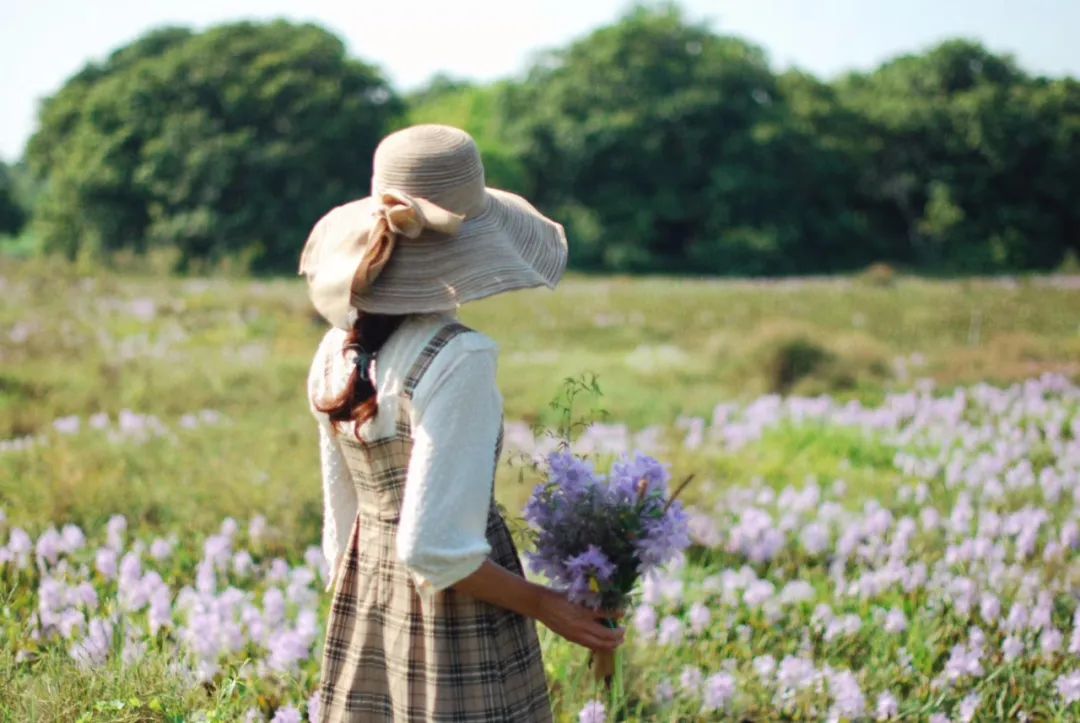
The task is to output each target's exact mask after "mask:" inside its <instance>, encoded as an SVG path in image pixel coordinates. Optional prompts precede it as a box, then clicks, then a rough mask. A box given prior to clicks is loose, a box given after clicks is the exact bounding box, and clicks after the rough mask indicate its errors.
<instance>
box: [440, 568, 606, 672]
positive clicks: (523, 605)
mask: <svg viewBox="0 0 1080 723" xmlns="http://www.w3.org/2000/svg"><path fill="white" fill-rule="evenodd" d="M453 588H454V589H455V590H459V591H461V592H463V593H465V594H466V595H471V596H472V597H475V598H477V599H478V600H483V601H484V602H489V603H491V604H493V605H498V606H500V607H504V608H507V609H508V610H513V611H514V612H516V613H519V614H521V615H524V616H526V617H530V618H534V619H536V620H539V621H540V622H542V623H543V624H544V625H546V626H547V627H548V628H550V629H551V630H552V632H554V633H556V634H557V635H561V636H562V637H564V638H566V639H567V640H569V641H570V642H571V643H577V644H578V645H583V646H585V647H586V648H589V649H590V650H596V651H611V650H614V649H615V648H617V647H618V646H619V645H621V644H622V641H623V637H624V636H625V633H626V631H625V630H623V629H622V628H614V629H612V628H609V627H607V626H606V625H605V624H604V623H603V620H604V619H605V618H609V619H612V620H618V619H619V618H621V617H622V616H623V614H622V612H611V611H607V610H593V609H592V608H588V607H585V606H584V605H578V604H577V603H572V602H570V601H569V600H567V599H566V595H564V594H563V593H561V592H559V591H558V590H553V589H551V588H549V587H544V586H543V585H538V584H537V583H535V582H531V581H529V580H526V579H525V578H523V577H521V576H520V575H517V574H515V573H513V572H510V571H509V570H507V569H506V568H505V567H503V566H502V565H499V564H498V563H496V562H494V561H492V560H491V559H490V558H488V559H486V560H484V562H483V563H481V565H480V567H478V568H477V569H476V570H475V571H473V572H472V573H470V574H469V575H467V576H465V577H464V578H462V579H461V580H458V581H457V582H456V583H454V585H453Z"/></svg>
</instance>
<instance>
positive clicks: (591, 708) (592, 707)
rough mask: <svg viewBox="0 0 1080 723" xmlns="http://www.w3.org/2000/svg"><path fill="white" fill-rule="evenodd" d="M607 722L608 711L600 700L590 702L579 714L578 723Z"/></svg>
mask: <svg viewBox="0 0 1080 723" xmlns="http://www.w3.org/2000/svg"><path fill="white" fill-rule="evenodd" d="M606 720H607V710H606V709H605V708H604V704H603V703H601V702H600V701H598V700H590V701H589V702H588V703H586V704H585V707H584V708H582V709H581V712H580V713H578V723H604V721H606Z"/></svg>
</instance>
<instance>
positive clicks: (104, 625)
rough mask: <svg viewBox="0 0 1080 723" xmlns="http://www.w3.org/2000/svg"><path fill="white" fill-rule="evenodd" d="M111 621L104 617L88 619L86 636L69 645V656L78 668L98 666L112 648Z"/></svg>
mask: <svg viewBox="0 0 1080 723" xmlns="http://www.w3.org/2000/svg"><path fill="white" fill-rule="evenodd" d="M112 636H113V622H112V621H111V620H108V619H105V618H94V619H93V620H91V621H90V625H89V628H88V630H87V633H86V637H85V638H83V639H82V640H81V641H80V642H78V643H76V644H75V645H73V646H72V647H71V657H72V658H74V659H75V662H76V664H78V666H79V667H80V668H100V667H101V666H102V665H104V664H105V661H106V659H107V658H108V657H109V650H110V649H111V648H112Z"/></svg>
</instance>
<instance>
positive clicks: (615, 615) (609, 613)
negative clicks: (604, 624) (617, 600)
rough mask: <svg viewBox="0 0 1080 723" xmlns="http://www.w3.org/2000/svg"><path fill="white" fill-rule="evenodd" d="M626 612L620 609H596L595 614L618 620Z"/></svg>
mask: <svg viewBox="0 0 1080 723" xmlns="http://www.w3.org/2000/svg"><path fill="white" fill-rule="evenodd" d="M625 614H626V613H625V612H624V611H622V610H597V611H596V616H597V617H601V618H608V619H610V620H618V619H619V618H621V617H622V616H623V615H625Z"/></svg>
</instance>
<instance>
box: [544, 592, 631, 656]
mask: <svg viewBox="0 0 1080 723" xmlns="http://www.w3.org/2000/svg"><path fill="white" fill-rule="evenodd" d="M537 612H538V614H537V616H536V619H537V620H539V621H540V622H542V623H543V624H544V625H546V626H547V627H548V628H550V629H551V631H552V632H554V633H556V634H558V635H560V636H562V637H564V638H566V639H567V640H569V641H570V642H571V643H577V644H578V645H581V646H584V647H586V648H589V649H590V650H614V649H615V648H617V647H619V645H621V644H622V642H623V639H624V637H625V636H626V630H625V629H623V628H609V627H607V626H606V625H605V624H604V622H603V620H604V619H605V618H607V619H612V620H617V619H619V618H621V617H622V615H623V614H622V612H621V611H609V610H593V609H592V608H589V607H586V606H584V605H579V604H578V603H573V602H570V601H569V600H568V599H567V598H566V596H565V595H564V594H562V593H560V592H558V591H556V590H551V589H548V590H547V592H546V593H545V594H544V595H543V597H542V602H541V606H540V609H539V610H538V611H537Z"/></svg>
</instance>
